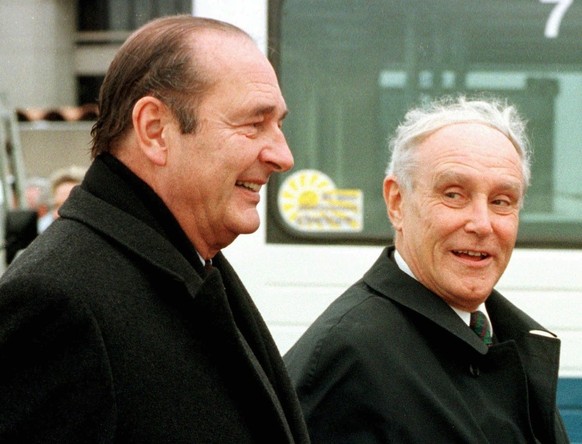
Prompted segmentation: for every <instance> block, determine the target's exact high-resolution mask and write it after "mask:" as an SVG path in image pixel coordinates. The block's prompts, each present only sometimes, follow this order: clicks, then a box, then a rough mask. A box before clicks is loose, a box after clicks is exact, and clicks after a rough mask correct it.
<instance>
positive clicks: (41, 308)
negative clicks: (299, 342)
mask: <svg viewBox="0 0 582 444" xmlns="http://www.w3.org/2000/svg"><path fill="white" fill-rule="evenodd" d="M286 112H287V109H286V105H285V101H284V99H283V97H282V95H281V91H280V89H279V85H278V82H277V78H276V75H275V72H274V70H273V68H272V67H271V65H270V64H269V62H268V60H267V59H266V57H265V56H264V55H263V54H262V53H261V51H260V50H259V49H258V48H257V46H256V45H255V44H254V42H253V41H252V39H251V38H250V37H249V36H248V35H247V34H246V33H244V32H243V31H241V30H240V29H238V28H236V27H234V26H231V25H229V24H226V23H222V22H218V21H215V20H209V19H202V18H194V17H190V16H174V17H167V18H162V19H158V20H155V21H153V22H151V23H149V24H147V25H145V26H144V27H143V28H141V29H139V30H138V31H136V32H135V33H134V34H133V35H132V36H130V38H129V39H128V41H127V42H126V43H125V44H124V45H123V46H122V48H121V49H120V51H119V52H118V54H117V55H116V57H115V59H114V60H113V62H112V64H111V67H110V69H109V71H108V73H107V75H106V78H105V81H104V84H103V87H102V90H101V94H100V116H99V119H98V121H97V123H96V124H95V126H94V128H93V132H92V134H93V140H94V144H93V151H92V152H93V156H94V160H93V162H92V164H91V166H90V168H89V170H88V171H87V173H86V175H85V178H84V180H83V182H82V184H81V185H80V186H78V187H76V188H75V189H74V190H73V191H72V193H71V195H70V196H69V198H68V200H67V202H66V203H65V204H64V205H63V206H62V207H61V209H60V212H59V214H60V217H59V218H58V219H57V220H56V221H55V222H54V223H53V224H52V225H51V226H50V227H49V228H48V229H47V231H46V232H45V233H44V234H43V236H41V237H40V238H38V239H37V240H36V241H35V242H34V243H33V244H32V245H31V246H30V247H29V248H28V249H27V250H26V251H25V252H24V253H23V254H22V255H21V256H20V257H19V258H18V259H17V260H16V261H15V262H14V263H13V264H12V266H11V267H10V268H9V269H8V270H7V272H6V273H5V275H4V276H3V277H2V279H1V282H0V357H1V359H0V361H1V363H2V364H1V365H0V393H1V394H2V406H1V407H0V442H2V443H7V442H21V443H37V442H38V443H40V442H42V443H46V442H55V443H56V442H58V443H75V444H77V443H113V442H119V443H173V444H175V443H236V444H240V443H257V442H265V443H304V442H307V441H308V438H307V432H306V430H305V424H304V422H303V419H302V416H301V413H300V407H299V404H298V401H297V398H296V395H295V393H294V391H293V390H292V387H291V384H290V381H289V379H288V376H287V373H286V371H285V368H284V365H283V362H282V360H281V357H280V355H279V353H278V350H277V347H276V346H275V344H274V342H273V339H272V338H271V336H270V334H269V331H268V329H267V327H266V325H265V323H264V321H263V320H262V318H261V316H260V314H259V313H258V311H257V309H256V307H255V306H254V304H253V302H252V300H251V298H250V296H249V295H248V293H247V291H246V290H245V288H244V286H243V284H242V283H241V281H240V280H239V278H238V277H237V275H236V273H235V271H234V270H233V269H232V267H231V266H230V264H229V263H228V262H227V260H226V259H225V257H224V256H223V255H222V254H221V252H220V250H221V249H222V248H224V247H225V246H227V245H229V244H230V243H231V242H232V241H233V240H234V239H235V238H236V237H237V236H238V235H239V234H242V233H251V232H253V231H255V230H256V229H257V228H258V225H259V215H258V213H257V209H256V206H257V203H258V202H259V192H260V189H261V187H262V186H263V185H265V184H266V183H267V182H268V180H269V177H270V176H271V174H272V173H276V172H282V171H286V170H288V169H290V168H291V167H292V165H293V157H292V155H291V152H290V151H289V147H288V146H287V143H286V141H285V137H284V135H283V133H282V132H281V124H282V121H283V119H284V117H285V115H286Z"/></svg>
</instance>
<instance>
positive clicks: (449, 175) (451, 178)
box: [434, 171, 522, 193]
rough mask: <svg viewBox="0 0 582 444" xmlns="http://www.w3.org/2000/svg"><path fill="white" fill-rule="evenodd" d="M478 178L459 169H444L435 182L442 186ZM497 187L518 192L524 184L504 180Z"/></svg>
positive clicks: (501, 189)
mask: <svg viewBox="0 0 582 444" xmlns="http://www.w3.org/2000/svg"><path fill="white" fill-rule="evenodd" d="M475 179H477V180H478V178H476V177H475V176H472V175H470V174H463V173H460V172H458V171H444V172H442V173H438V174H437V176H436V178H435V181H434V184H435V185H436V186H437V187H438V186H442V185H445V184H448V183H462V182H465V181H467V180H475ZM497 189H499V190H500V191H514V192H517V193H521V191H522V184H521V182H517V181H513V180H508V181H504V182H502V183H501V184H499V186H498V187H497Z"/></svg>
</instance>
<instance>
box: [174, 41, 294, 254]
mask: <svg viewBox="0 0 582 444" xmlns="http://www.w3.org/2000/svg"><path fill="white" fill-rule="evenodd" d="M207 49H208V53H207V55H206V61H205V63H206V64H208V65H209V66H211V68H210V72H211V73H212V74H213V75H215V76H218V78H219V80H218V82H217V84H216V85H215V86H213V88H212V89H211V91H210V92H209V93H208V94H206V95H205V97H204V98H203V100H202V102H201V103H200V105H199V107H198V110H197V117H198V122H199V125H198V128H197V131H196V133H195V134H179V135H177V134H176V135H175V140H176V144H175V145H176V148H175V149H174V150H173V154H172V162H173V166H172V167H173V168H175V171H174V178H173V184H172V190H171V197H170V199H169V202H167V203H168V206H169V207H170V209H171V210H172V212H173V213H174V215H175V216H176V218H177V219H178V221H179V223H180V224H181V226H182V228H183V229H184V230H185V232H186V233H187V234H188V236H189V237H190V239H191V240H192V241H193V243H194V245H195V246H196V247H197V249H198V250H199V251H200V252H204V251H205V250H206V249H207V248H209V249H210V250H213V251H214V250H218V249H220V248H223V247H224V246H226V245H228V244H230V243H231V242H232V241H233V240H234V239H235V238H236V236H238V235H239V234H243V233H252V232H254V231H255V230H256V229H257V228H258V227H259V214H258V212H257V204H258V203H259V200H260V190H261V188H262V187H263V186H264V185H266V184H267V182H268V180H269V177H270V176H271V174H272V173H273V172H283V171H287V170H288V169H290V168H291V167H292V166H293V156H292V154H291V151H290V150H289V147H288V145H287V142H286V140H285V137H284V135H283V132H282V130H281V127H282V122H283V119H284V117H285V115H286V113H287V107H286V105H285V100H284V99H283V96H282V94H281V90H280V88H279V84H278V81H277V78H276V75H275V72H274V70H273V68H272V66H271V64H270V63H269V62H268V60H267V59H266V57H265V56H264V55H263V54H262V53H261V52H260V50H259V49H258V48H257V47H256V45H255V44H254V43H253V42H251V41H249V40H246V39H243V38H241V37H227V38H226V39H225V37H224V36H223V35H214V34H210V35H209V36H208V45H207ZM202 57H203V60H204V54H203V55H202Z"/></svg>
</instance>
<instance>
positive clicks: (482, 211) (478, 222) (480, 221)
mask: <svg viewBox="0 0 582 444" xmlns="http://www.w3.org/2000/svg"><path fill="white" fill-rule="evenodd" d="M465 230H466V231H468V232H471V233H475V234H477V235H478V236H487V235H488V234H491V233H492V232H493V227H492V225H491V214H490V210H489V205H487V202H485V201H482V200H476V201H474V202H472V205H470V206H469V213H468V216H467V222H466V224H465Z"/></svg>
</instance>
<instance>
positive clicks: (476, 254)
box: [453, 250, 489, 261]
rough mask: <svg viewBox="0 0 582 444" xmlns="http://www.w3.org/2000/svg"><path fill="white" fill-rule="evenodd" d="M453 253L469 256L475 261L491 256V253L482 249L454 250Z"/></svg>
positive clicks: (459, 255)
mask: <svg viewBox="0 0 582 444" xmlns="http://www.w3.org/2000/svg"><path fill="white" fill-rule="evenodd" d="M453 254H454V255H455V256H458V257H464V258H468V259H471V260H474V261H480V260H483V259H486V258H488V257H489V254H487V253H484V252H482V251H471V250H453Z"/></svg>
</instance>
